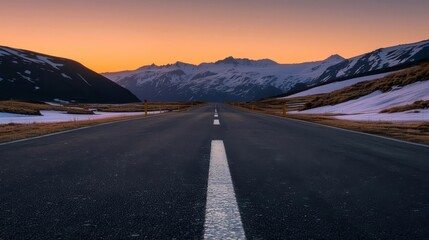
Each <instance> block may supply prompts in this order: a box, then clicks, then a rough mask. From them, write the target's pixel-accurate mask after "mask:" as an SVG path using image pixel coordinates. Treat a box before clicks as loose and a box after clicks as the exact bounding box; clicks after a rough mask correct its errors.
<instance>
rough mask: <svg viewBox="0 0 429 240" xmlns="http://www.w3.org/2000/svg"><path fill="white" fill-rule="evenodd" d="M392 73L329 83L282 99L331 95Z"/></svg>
mask: <svg viewBox="0 0 429 240" xmlns="http://www.w3.org/2000/svg"><path fill="white" fill-rule="evenodd" d="M391 73H394V72H388V73H380V74H375V75H371V76H366V77H358V78H353V79H349V80H345V81H341V82H333V83H329V84H326V85H322V86H319V87H314V88H311V89H308V90H305V91H302V92H299V93H296V94H293V95H290V96H287V97H283V98H280V99H284V98H294V97H303V96H310V95H314V94H322V93H329V92H333V91H336V90H339V89H342V88H345V87H349V86H351V85H353V84H356V83H359V82H364V81H370V80H375V79H378V78H382V77H384V76H386V75H389V74H391Z"/></svg>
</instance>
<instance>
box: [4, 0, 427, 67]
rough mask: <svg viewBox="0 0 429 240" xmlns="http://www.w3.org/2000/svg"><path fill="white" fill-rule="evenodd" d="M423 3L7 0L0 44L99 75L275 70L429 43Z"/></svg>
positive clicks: (421, 0) (412, 0)
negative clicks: (168, 68) (198, 68)
mask: <svg viewBox="0 0 429 240" xmlns="http://www.w3.org/2000/svg"><path fill="white" fill-rule="evenodd" d="M428 9H429V1H427V0H410V1H399V0H380V1H370V0H362V1H355V0H353V1H351V0H350V1H348V0H326V1H315V0H314V1H311V0H304V1H302V0H299V1H298V0H283V1H281V0H264V1H262V0H259V1H257V0H217V1H208V0H184V1H174V0H157V1H155V0H154V1H146V0H143V1H139V0H124V1H119V0H118V1H114V0H92V1H90V0H86V1H83V0H74V1H67V0H56V1H54V0H38V1H34V0H31V1H30V0H14V1H7V2H2V3H1V6H0V29H1V31H2V33H1V38H0V39H1V41H0V45H4V46H10V47H16V48H22V49H28V50H32V51H37V52H42V53H46V54H51V55H55V56H61V57H66V58H71V59H74V60H77V61H79V62H81V63H83V64H84V65H86V66H87V67H89V68H91V69H93V70H95V71H98V72H107V71H119V70H126V69H135V68H138V67H140V66H142V65H147V64H151V63H155V64H159V65H160V64H167V63H174V62H176V61H183V62H188V63H200V62H210V61H215V60H219V59H223V58H225V57H227V56H234V57H242V58H252V59H260V58H270V59H273V60H275V61H277V62H280V63H294V62H304V61H314V60H320V59H324V58H326V57H328V56H330V55H332V54H340V55H341V56H343V57H352V56H355V55H359V54H362V53H364V52H367V51H371V50H374V49H376V48H379V47H385V46H390V45H397V44H401V43H409V42H416V41H421V40H425V39H429V31H428V23H429V14H427V10H428Z"/></svg>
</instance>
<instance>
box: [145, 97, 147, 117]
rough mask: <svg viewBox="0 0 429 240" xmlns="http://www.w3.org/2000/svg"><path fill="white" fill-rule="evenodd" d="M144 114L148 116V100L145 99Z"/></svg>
mask: <svg viewBox="0 0 429 240" xmlns="http://www.w3.org/2000/svg"><path fill="white" fill-rule="evenodd" d="M144 115H145V116H147V100H146V99H145V100H144Z"/></svg>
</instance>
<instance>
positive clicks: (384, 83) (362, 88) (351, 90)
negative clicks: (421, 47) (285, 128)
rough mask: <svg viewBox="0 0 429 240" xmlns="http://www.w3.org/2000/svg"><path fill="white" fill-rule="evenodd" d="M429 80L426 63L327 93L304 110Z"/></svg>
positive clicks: (428, 67) (428, 69)
mask: <svg viewBox="0 0 429 240" xmlns="http://www.w3.org/2000/svg"><path fill="white" fill-rule="evenodd" d="M428 79H429V63H424V64H421V65H419V66H416V67H412V68H409V69H406V70H403V71H400V72H397V73H393V74H389V75H387V76H385V77H383V78H380V79H376V80H371V81H365V82H360V83H356V84H354V85H352V86H349V87H346V88H342V89H339V90H337V91H333V92H331V93H326V94H323V95H320V96H317V97H315V98H314V99H313V100H311V101H309V102H307V103H306V105H305V107H304V108H303V109H310V108H316V107H321V106H326V105H335V104H339V103H343V102H347V101H349V100H353V99H357V98H359V97H362V96H365V95H368V94H370V93H373V92H375V91H382V92H387V91H391V90H392V89H393V87H395V86H399V87H403V86H406V85H409V84H412V83H415V82H418V81H425V80H428Z"/></svg>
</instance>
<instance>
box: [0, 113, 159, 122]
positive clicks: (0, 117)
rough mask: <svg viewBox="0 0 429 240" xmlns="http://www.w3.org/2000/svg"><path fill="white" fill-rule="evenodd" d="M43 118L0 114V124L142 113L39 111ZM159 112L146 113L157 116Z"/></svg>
mask: <svg viewBox="0 0 429 240" xmlns="http://www.w3.org/2000/svg"><path fill="white" fill-rule="evenodd" d="M40 112H41V113H42V115H43V116H33V115H23V114H13V113H2V112H0V124H8V123H53V122H71V121H84V120H97V119H103V118H111V117H123V116H135V115H142V114H144V112H94V113H95V114H67V113H65V112H61V111H40ZM159 113H161V112H160V111H152V112H148V114H159Z"/></svg>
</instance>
